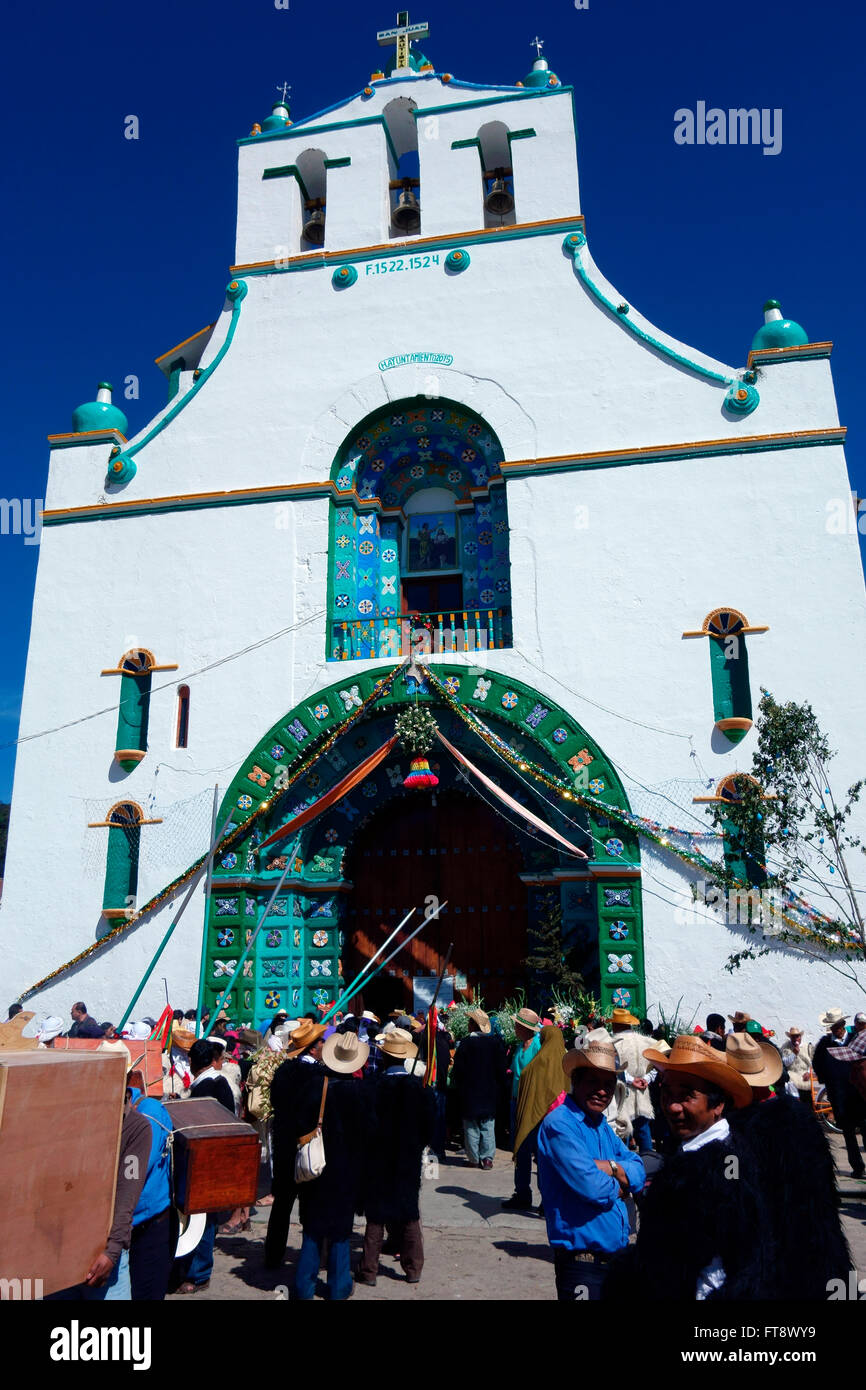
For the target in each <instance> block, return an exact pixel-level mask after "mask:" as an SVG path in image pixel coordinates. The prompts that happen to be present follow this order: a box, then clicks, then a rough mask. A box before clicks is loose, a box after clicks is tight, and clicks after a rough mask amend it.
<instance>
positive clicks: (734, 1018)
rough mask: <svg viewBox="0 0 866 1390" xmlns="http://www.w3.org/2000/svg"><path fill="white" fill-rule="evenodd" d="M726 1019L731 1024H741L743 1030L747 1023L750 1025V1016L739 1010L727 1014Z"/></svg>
mask: <svg viewBox="0 0 866 1390" xmlns="http://www.w3.org/2000/svg"><path fill="white" fill-rule="evenodd" d="M728 1018H729V1020H730V1022H731V1023H742V1025H743V1027H744V1028H745V1026H746V1024H747V1023H751V1021H752V1015H751V1014H744V1013H743V1011H742V1010H741V1009H737V1012H736V1013H735V1014H728Z"/></svg>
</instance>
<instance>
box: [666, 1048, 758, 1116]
mask: <svg viewBox="0 0 866 1390" xmlns="http://www.w3.org/2000/svg"><path fill="white" fill-rule="evenodd" d="M643 1055H644V1057H646V1059H647V1061H648V1062H652V1064H653V1066H656V1067H659V1068H660V1070H662V1071H672V1072H687V1073H688V1074H689V1075H690V1076H699V1077H700V1078H701V1080H703V1081H709V1082H710V1083H711V1084H712V1085H714V1086H718V1087H719V1089H720V1090H722V1091H724V1092H725V1094H726V1095H728V1096H730V1097H731V1099H732V1100H733V1102H734V1105H735V1106H736V1107H737V1109H738V1110H742V1109H743V1108H744V1107H745V1106H747V1105H751V1103H752V1092H751V1089H750V1087H749V1084H748V1082H747V1081H746V1079H745V1077H743V1076H741V1075H740V1073H739V1072H738V1071H736V1070H735V1068H734V1067H731V1066H728V1063H727V1061H724V1062H723V1061H722V1060H721V1059H720V1057H719V1054H718V1052H717V1051H716V1050H715V1048H712V1047H710V1045H709V1043H705V1042H702V1041H701V1039H700V1038H696V1037H695V1036H694V1034H692V1033H681V1034H680V1036H679V1037H678V1038H677V1039H676V1040H675V1042H674V1045H673V1047H672V1048H671V1050H670V1052H669V1053H664V1052H660V1051H659V1050H658V1048H655V1047H647V1048H645V1049H644V1054H643Z"/></svg>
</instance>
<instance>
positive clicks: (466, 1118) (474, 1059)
mask: <svg viewBox="0 0 866 1390" xmlns="http://www.w3.org/2000/svg"><path fill="white" fill-rule="evenodd" d="M467 1018H468V1020H469V1032H468V1034H467V1036H466V1037H465V1038H462V1039H461V1040H460V1042H459V1043H458V1044H457V1052H456V1054H455V1057H454V1066H453V1069H452V1071H451V1082H452V1085H453V1086H454V1088H455V1091H456V1093H457V1099H458V1101H459V1103H460V1112H461V1115H462V1117H463V1146H464V1148H465V1150H466V1162H467V1164H468V1165H469V1167H470V1168H492V1167H493V1155H494V1154H495V1153H496V1138H495V1127H496V1109H497V1103H498V1101H499V1097H500V1095H501V1093H502V1090H503V1088H504V1086H505V1045H504V1043H503V1041H502V1039H501V1038H500V1036H499V1034H498V1033H494V1032H492V1031H491V1028H490V1019H489V1018H488V1016H487V1014H486V1013H485V1012H484V1010H483V1009H470V1011H469V1013H468V1014H467Z"/></svg>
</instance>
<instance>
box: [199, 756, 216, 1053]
mask: <svg viewBox="0 0 866 1390" xmlns="http://www.w3.org/2000/svg"><path fill="white" fill-rule="evenodd" d="M218 804H219V784H218V783H217V784H216V785H215V786H214V789H213V809H212V811H211V818H210V837H211V843H213V834H214V830H215V828H216V818H217V806H218ZM212 883H213V856H211V858H210V859H209V860H208V861H207V882H206V884H205V890H204V924H203V926H202V932H201V960H200V963H199V970H198V998H197V999H196V1004H195V1035H196V1037H198V1035H199V1033H200V1032H201V1015H202V1004H203V1002H204V972H205V966H206V964H207V927H208V921H207V914H208V908H209V906H210V890H211V884H212Z"/></svg>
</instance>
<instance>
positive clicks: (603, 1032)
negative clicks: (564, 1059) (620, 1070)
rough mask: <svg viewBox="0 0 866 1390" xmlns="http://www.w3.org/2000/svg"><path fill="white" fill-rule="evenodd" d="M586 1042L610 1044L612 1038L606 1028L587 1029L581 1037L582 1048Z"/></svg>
mask: <svg viewBox="0 0 866 1390" xmlns="http://www.w3.org/2000/svg"><path fill="white" fill-rule="evenodd" d="M588 1042H607V1043H612V1042H613V1038H612V1037H611V1035H610V1033H609V1032H608V1031H607V1029H606V1028H589V1029H587V1031H586V1032H585V1033H584V1035H583V1044H582V1046H584V1047H585V1046H586V1044H587V1043H588ZM575 1045H576V1044H575Z"/></svg>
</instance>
